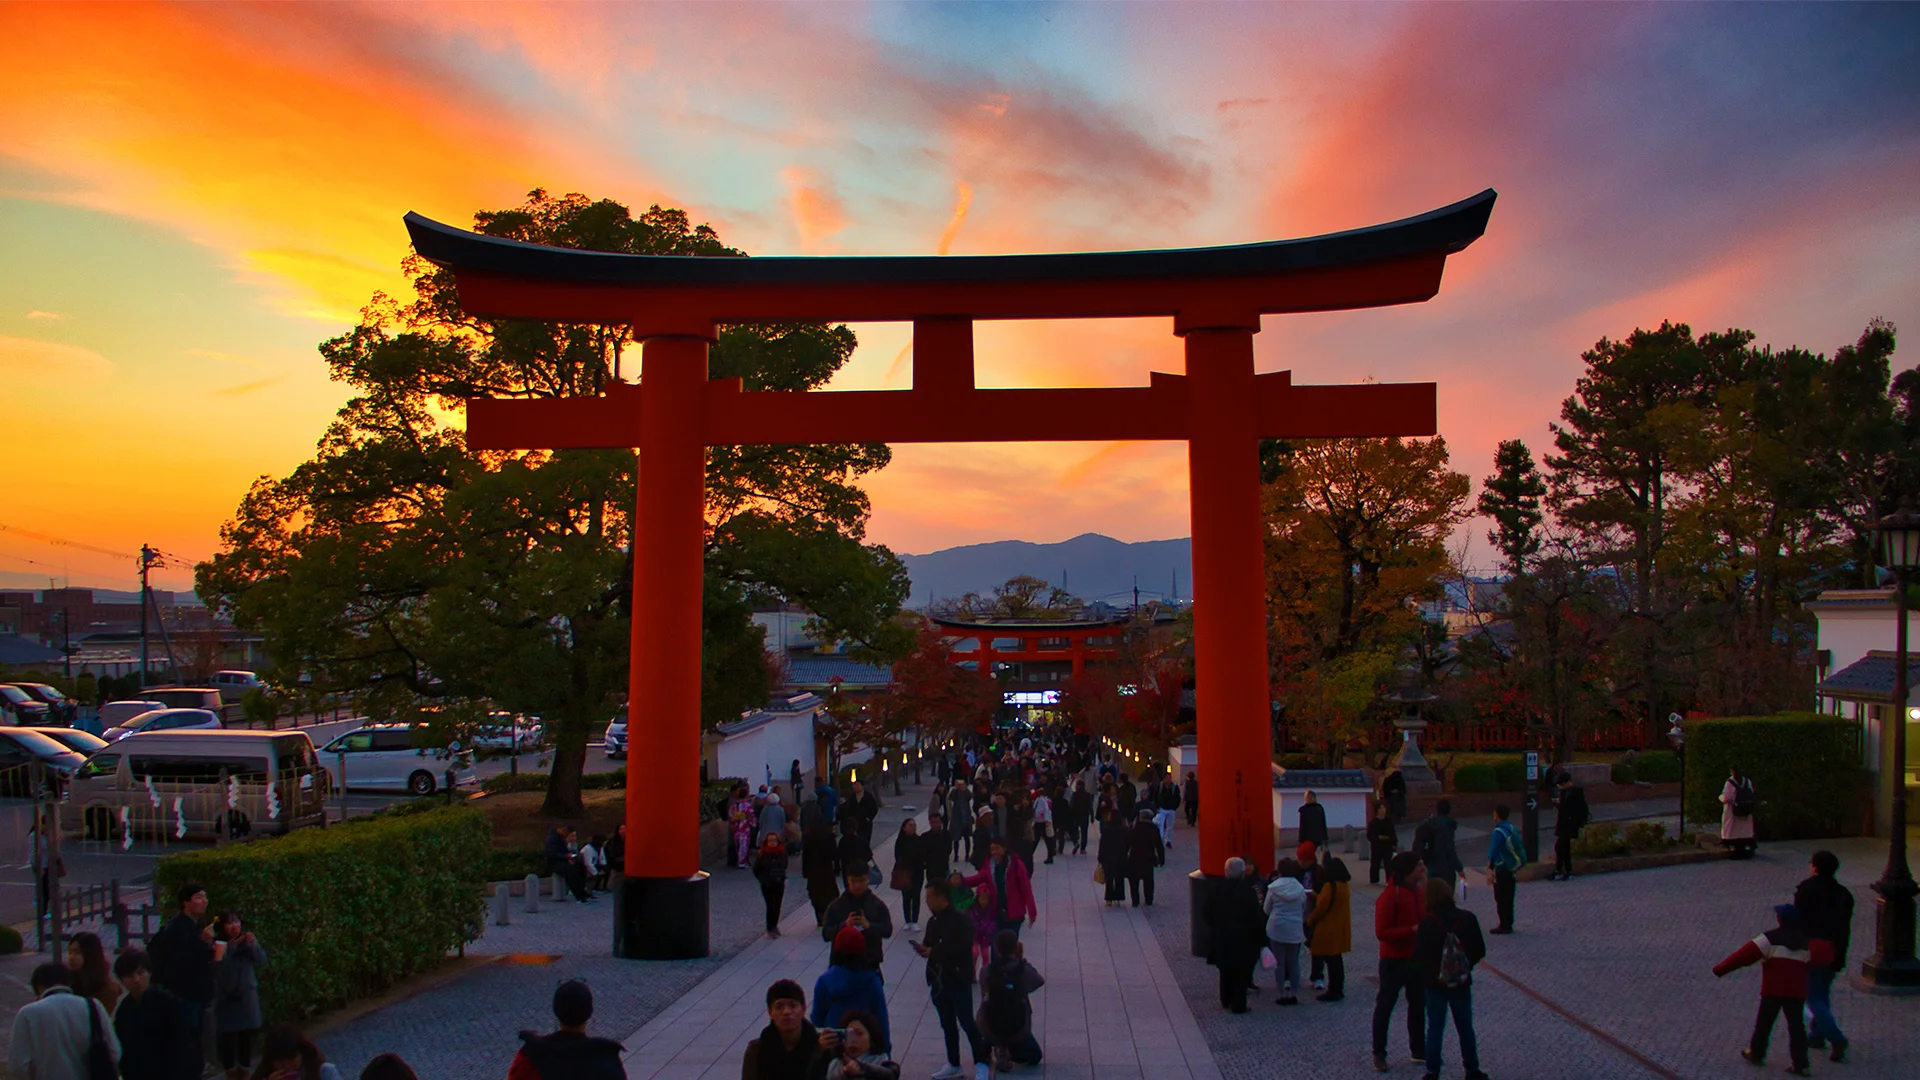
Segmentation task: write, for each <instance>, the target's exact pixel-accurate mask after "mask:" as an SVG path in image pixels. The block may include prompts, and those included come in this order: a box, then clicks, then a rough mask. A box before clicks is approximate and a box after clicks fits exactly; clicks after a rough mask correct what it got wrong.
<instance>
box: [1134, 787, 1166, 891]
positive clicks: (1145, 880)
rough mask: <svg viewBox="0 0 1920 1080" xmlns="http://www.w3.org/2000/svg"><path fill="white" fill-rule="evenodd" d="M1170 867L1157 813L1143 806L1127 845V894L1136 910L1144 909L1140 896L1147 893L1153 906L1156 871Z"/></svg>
mask: <svg viewBox="0 0 1920 1080" xmlns="http://www.w3.org/2000/svg"><path fill="white" fill-rule="evenodd" d="M1165 865H1167V847H1166V845H1165V844H1162V843H1161V842H1160V830H1159V828H1157V827H1156V826H1155V825H1154V823H1153V811H1152V810H1151V809H1148V808H1146V807H1141V809H1140V816H1139V818H1138V819H1137V820H1135V821H1134V823H1133V831H1132V832H1131V833H1130V834H1128V844H1127V892H1128V894H1129V896H1130V898H1131V899H1132V901H1133V906H1134V907H1139V906H1140V894H1141V893H1143V892H1144V893H1145V894H1146V897H1147V906H1148V907H1152V906H1153V871H1154V868H1155V867H1159V866H1165Z"/></svg>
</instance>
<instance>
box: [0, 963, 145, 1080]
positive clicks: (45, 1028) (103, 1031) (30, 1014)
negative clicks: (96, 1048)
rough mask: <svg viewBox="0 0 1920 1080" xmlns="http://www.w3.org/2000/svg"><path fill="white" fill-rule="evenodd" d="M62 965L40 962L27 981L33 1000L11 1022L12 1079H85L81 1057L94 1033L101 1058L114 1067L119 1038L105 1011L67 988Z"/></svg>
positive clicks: (9, 1065)
mask: <svg viewBox="0 0 1920 1080" xmlns="http://www.w3.org/2000/svg"><path fill="white" fill-rule="evenodd" d="M68 977H69V976H68V974H67V968H66V965H64V964H41V965H40V966H39V967H37V968H34V969H33V976H32V979H31V980H30V982H31V985H32V987H33V992H34V994H35V995H36V997H37V1000H35V1001H33V1002H31V1003H29V1004H27V1005H23V1006H21V1008H20V1011H19V1012H18V1013H16V1014H15V1015H14V1018H13V1042H12V1045H10V1046H9V1047H8V1048H7V1068H8V1070H9V1072H10V1075H12V1076H13V1077H14V1078H15V1080H87V1077H88V1069H87V1055H88V1051H89V1050H90V1049H91V1048H92V1046H93V1034H94V1032H95V1031H98V1032H99V1033H100V1041H101V1042H103V1043H105V1044H106V1047H107V1054H108V1055H109V1056H110V1057H112V1058H113V1062H114V1065H115V1066H118V1065H119V1064H120V1040H119V1038H118V1037H117V1036H115V1035H114V1033H113V1021H112V1019H111V1018H109V1017H108V1016H107V1011H106V1009H104V1008H102V1007H101V1006H100V1003H99V1002H97V1001H95V1000H93V999H92V998H84V997H81V996H80V995H78V994H76V993H74V992H73V988H72V987H70V986H68V985H67V980H68Z"/></svg>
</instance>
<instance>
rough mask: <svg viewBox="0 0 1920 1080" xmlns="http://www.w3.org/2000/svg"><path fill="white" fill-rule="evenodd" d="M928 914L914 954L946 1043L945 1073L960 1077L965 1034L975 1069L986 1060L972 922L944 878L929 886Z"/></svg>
mask: <svg viewBox="0 0 1920 1080" xmlns="http://www.w3.org/2000/svg"><path fill="white" fill-rule="evenodd" d="M927 910H928V911H929V912H930V913H931V914H930V915H928V917H927V929H926V940H925V941H916V942H913V943H912V945H913V951H914V952H917V953H919V954H920V955H921V956H922V957H924V958H925V959H926V961H927V993H928V994H929V995H930V996H931V997H932V998H933V1008H934V1011H935V1012H936V1013H937V1014H938V1015H939V1017H940V1033H941V1035H943V1036H944V1037H945V1039H946V1044H947V1067H946V1068H945V1069H943V1070H941V1071H942V1072H944V1073H947V1074H948V1075H951V1076H958V1075H960V1071H959V1070H960V1034H961V1033H962V1032H965V1033H966V1036H967V1047H968V1049H969V1050H970V1051H971V1052H972V1053H973V1060H974V1064H975V1066H976V1067H978V1066H979V1064H980V1063H982V1062H986V1061H987V1060H988V1059H987V1041H986V1038H985V1037H984V1036H982V1035H981V1034H980V1026H979V1025H978V1024H977V1023H975V1022H974V1018H973V920H971V919H969V918H967V916H965V915H962V914H961V913H959V912H958V911H955V910H954V909H953V903H952V900H951V897H950V895H949V893H948V889H947V881H946V879H945V878H944V877H943V878H941V879H939V880H937V881H936V880H929V881H928V883H927Z"/></svg>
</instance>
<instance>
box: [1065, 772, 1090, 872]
mask: <svg viewBox="0 0 1920 1080" xmlns="http://www.w3.org/2000/svg"><path fill="white" fill-rule="evenodd" d="M1067 805H1068V807H1069V808H1070V810H1071V813H1072V815H1073V816H1072V820H1073V833H1072V835H1073V853H1074V854H1075V855H1085V854H1086V853H1087V839H1088V833H1089V832H1090V831H1091V830H1092V828H1093V792H1091V791H1088V790H1087V782H1086V781H1085V780H1075V781H1074V782H1073V797H1072V798H1070V799H1068V800H1067Z"/></svg>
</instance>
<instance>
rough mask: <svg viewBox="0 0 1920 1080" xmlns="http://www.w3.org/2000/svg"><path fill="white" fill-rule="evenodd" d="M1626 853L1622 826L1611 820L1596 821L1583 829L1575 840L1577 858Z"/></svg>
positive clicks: (1609, 856)
mask: <svg viewBox="0 0 1920 1080" xmlns="http://www.w3.org/2000/svg"><path fill="white" fill-rule="evenodd" d="M1626 853H1627V841H1626V838H1625V837H1623V836H1621V835H1620V826H1618V825H1616V824H1614V823H1613V822H1611V821H1597V822H1594V823H1593V824H1591V825H1589V826H1587V827H1586V828H1584V829H1581V830H1580V835H1579V836H1578V837H1576V838H1575V839H1574V841H1573V857H1574V858H1576V859H1609V858H1612V857H1613V856H1615V855H1625V854H1626Z"/></svg>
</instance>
